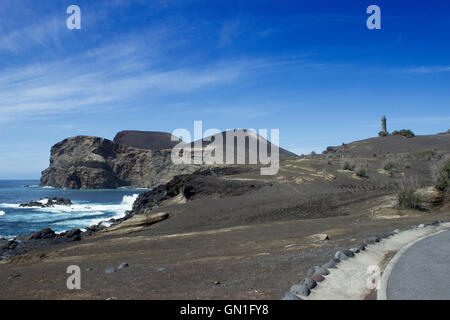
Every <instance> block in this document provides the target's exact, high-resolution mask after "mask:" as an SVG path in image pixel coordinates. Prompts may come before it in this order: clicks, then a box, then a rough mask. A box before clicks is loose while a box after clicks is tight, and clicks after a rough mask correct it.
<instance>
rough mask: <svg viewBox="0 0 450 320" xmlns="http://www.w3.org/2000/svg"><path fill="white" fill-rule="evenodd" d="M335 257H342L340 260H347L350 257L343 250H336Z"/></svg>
mask: <svg viewBox="0 0 450 320" xmlns="http://www.w3.org/2000/svg"><path fill="white" fill-rule="evenodd" d="M334 257H335V258H337V259H340V260H347V259H348V257H347V255H345V254H344V253H343V252H342V251H338V252H336V254H335V255H334Z"/></svg>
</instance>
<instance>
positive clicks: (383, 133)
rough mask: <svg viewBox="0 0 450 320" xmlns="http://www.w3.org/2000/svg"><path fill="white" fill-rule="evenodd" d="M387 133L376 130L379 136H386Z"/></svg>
mask: <svg viewBox="0 0 450 320" xmlns="http://www.w3.org/2000/svg"><path fill="white" fill-rule="evenodd" d="M388 135H389V133H387V132H386V131H380V132H378V136H379V137H387V136H388Z"/></svg>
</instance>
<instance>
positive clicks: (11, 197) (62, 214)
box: [0, 180, 146, 238]
mask: <svg viewBox="0 0 450 320" xmlns="http://www.w3.org/2000/svg"><path fill="white" fill-rule="evenodd" d="M144 191H146V190H143V189H115V190H110V189H108V190H71V189H57V188H49V187H40V186H39V180H0V238H12V237H14V236H18V235H21V234H26V233H29V232H33V231H38V230H40V229H42V228H47V227H48V228H51V229H53V230H54V231H55V232H57V233H59V232H63V231H66V230H70V229H74V228H79V229H82V230H83V229H85V228H86V227H88V226H91V225H93V224H97V223H99V222H103V221H105V222H104V224H106V225H107V222H106V221H107V220H109V219H111V218H121V217H124V216H125V212H126V211H127V210H131V208H132V205H133V202H134V200H136V198H137V196H138V195H139V193H141V192H144ZM50 197H60V198H68V199H70V200H72V203H73V205H71V206H55V207H51V208H21V207H19V204H20V203H26V202H28V201H31V200H39V199H41V198H50Z"/></svg>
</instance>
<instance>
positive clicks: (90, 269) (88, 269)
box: [86, 267, 94, 271]
mask: <svg viewBox="0 0 450 320" xmlns="http://www.w3.org/2000/svg"><path fill="white" fill-rule="evenodd" d="M92 270H94V268H91V267H89V268H86V271H92Z"/></svg>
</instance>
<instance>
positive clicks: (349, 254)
mask: <svg viewBox="0 0 450 320" xmlns="http://www.w3.org/2000/svg"><path fill="white" fill-rule="evenodd" d="M342 253H343V254H345V255H346V256H347V257H349V258H351V257H354V256H355V254H354V253H353V251H351V250H348V249H345V250H342Z"/></svg>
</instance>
